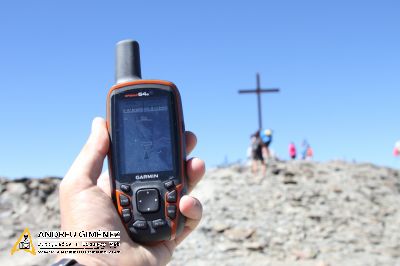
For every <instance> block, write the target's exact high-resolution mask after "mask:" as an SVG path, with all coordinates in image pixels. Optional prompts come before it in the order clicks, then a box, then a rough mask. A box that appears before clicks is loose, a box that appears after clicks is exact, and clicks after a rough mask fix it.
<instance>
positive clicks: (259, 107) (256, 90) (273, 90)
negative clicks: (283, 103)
mask: <svg viewBox="0 0 400 266" xmlns="http://www.w3.org/2000/svg"><path fill="white" fill-rule="evenodd" d="M279 91H280V90H279V89H278V88H271V89H261V85H260V74H259V73H257V88H256V89H255V90H239V93H256V94H257V103H258V127H259V130H262V112H261V93H273V92H279Z"/></svg>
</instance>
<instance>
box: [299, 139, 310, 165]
mask: <svg viewBox="0 0 400 266" xmlns="http://www.w3.org/2000/svg"><path fill="white" fill-rule="evenodd" d="M309 147H310V144H308V142H307V140H303V142H302V143H301V159H302V160H306V159H307V152H308V148H309Z"/></svg>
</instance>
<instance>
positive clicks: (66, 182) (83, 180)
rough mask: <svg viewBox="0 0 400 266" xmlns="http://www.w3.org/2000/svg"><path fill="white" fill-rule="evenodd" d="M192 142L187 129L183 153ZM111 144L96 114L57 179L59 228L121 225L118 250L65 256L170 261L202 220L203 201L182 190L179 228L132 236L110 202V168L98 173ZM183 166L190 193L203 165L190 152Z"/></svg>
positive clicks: (82, 260)
mask: <svg viewBox="0 0 400 266" xmlns="http://www.w3.org/2000/svg"><path fill="white" fill-rule="evenodd" d="M196 142H197V140H196V136H195V135H194V134H193V133H191V132H186V152H187V154H189V153H190V152H191V151H192V150H193V149H194V147H195V146H196ZM109 144H110V143H109V136H108V132H107V128H106V123H105V121H104V119H102V118H95V119H94V120H93V123H92V132H91V134H90V136H89V139H88V140H87V142H86V144H85V146H84V147H83V149H82V151H81V152H80V154H79V155H78V157H77V158H76V159H75V161H74V163H73V164H72V166H71V168H70V169H69V171H68V173H67V174H66V176H65V177H64V179H63V180H62V182H61V185H60V212H61V229H62V230H63V231H78V232H79V231H82V230H85V231H97V230H104V231H120V232H121V239H120V247H119V250H120V253H119V254H71V255H69V254H68V256H66V257H69V258H74V259H76V260H77V261H78V263H79V264H84V265H165V264H167V263H168V262H169V261H170V259H171V256H172V253H173V252H174V250H175V248H176V247H177V246H178V245H179V244H180V243H181V242H182V240H184V239H185V238H186V237H187V236H188V235H189V234H190V233H191V232H192V231H193V230H194V229H195V228H196V226H197V225H198V223H199V222H200V219H201V215H202V205H201V203H200V201H199V200H198V199H196V198H194V197H191V196H188V195H186V196H183V197H182V198H181V200H180V203H179V209H180V211H181V213H182V214H183V215H184V216H186V218H187V219H186V222H185V228H184V230H183V233H182V234H181V235H179V236H178V237H177V238H176V239H175V240H170V241H163V242H161V243H158V244H156V245H152V246H145V245H141V244H138V243H135V242H133V241H132V240H131V239H130V238H129V236H128V233H127V231H126V229H125V227H124V226H123V224H122V222H121V219H120V217H119V214H118V212H117V210H116V208H115V207H114V204H113V202H112V199H111V191H110V183H109V176H108V172H105V173H102V174H101V170H102V168H103V162H104V159H105V157H106V155H107V152H108V150H109ZM186 167H187V174H188V192H189V193H190V191H191V190H192V189H193V187H194V186H195V185H196V184H197V183H198V182H199V181H200V179H201V178H202V177H203V175H204V173H205V165H204V162H203V161H202V160H200V159H198V158H193V159H190V160H188V161H187V163H186ZM62 257H64V256H60V258H62Z"/></svg>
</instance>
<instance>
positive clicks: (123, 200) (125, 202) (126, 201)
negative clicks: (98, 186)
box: [119, 195, 129, 206]
mask: <svg viewBox="0 0 400 266" xmlns="http://www.w3.org/2000/svg"><path fill="white" fill-rule="evenodd" d="M119 202H120V203H121V206H128V205H129V199H128V197H127V196H124V195H119Z"/></svg>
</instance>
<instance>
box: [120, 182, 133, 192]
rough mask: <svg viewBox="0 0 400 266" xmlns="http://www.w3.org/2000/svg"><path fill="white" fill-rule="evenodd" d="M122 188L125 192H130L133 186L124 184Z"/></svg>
mask: <svg viewBox="0 0 400 266" xmlns="http://www.w3.org/2000/svg"><path fill="white" fill-rule="evenodd" d="M121 190H122V191H123V192H126V193H128V192H129V191H131V187H130V186H129V185H126V184H122V185H121Z"/></svg>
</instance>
